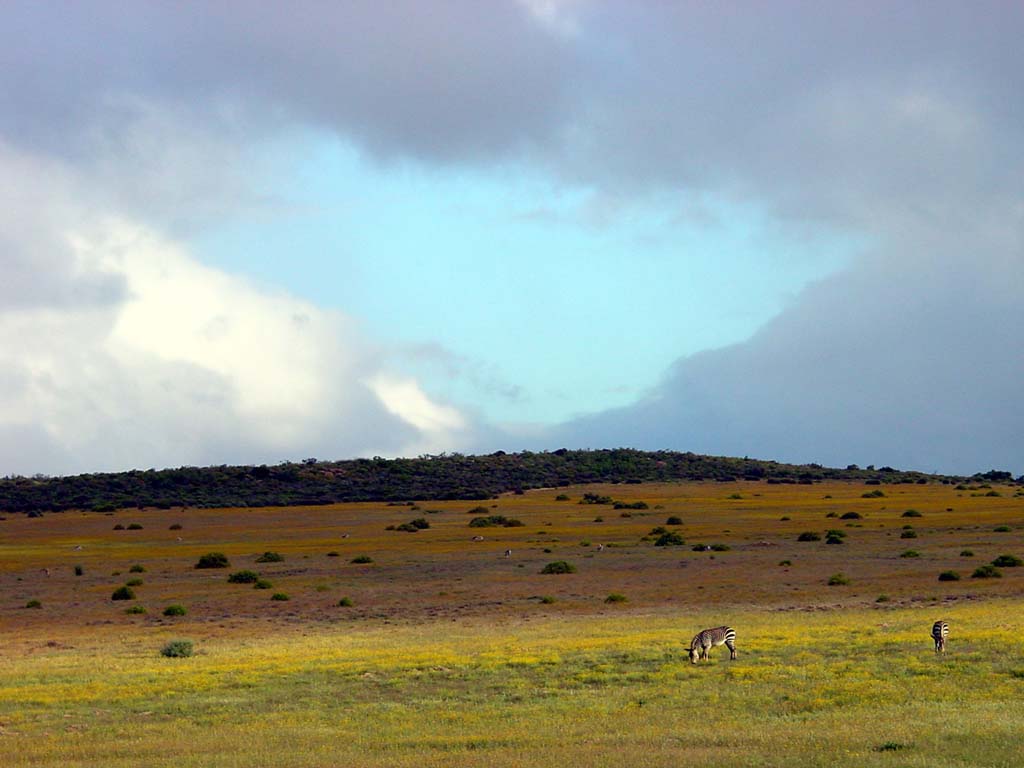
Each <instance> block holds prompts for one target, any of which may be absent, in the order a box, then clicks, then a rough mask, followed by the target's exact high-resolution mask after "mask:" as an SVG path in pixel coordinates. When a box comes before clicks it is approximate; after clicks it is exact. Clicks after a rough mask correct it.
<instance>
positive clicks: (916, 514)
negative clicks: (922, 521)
mask: <svg viewBox="0 0 1024 768" xmlns="http://www.w3.org/2000/svg"><path fill="white" fill-rule="evenodd" d="M920 516H921V513H920V512H918V511H917V510H916V509H908V510H907V511H906V512H904V513H903V514H902V515H900V517H920Z"/></svg>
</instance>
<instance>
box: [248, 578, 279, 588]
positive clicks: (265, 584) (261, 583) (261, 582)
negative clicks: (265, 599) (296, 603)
mask: <svg viewBox="0 0 1024 768" xmlns="http://www.w3.org/2000/svg"><path fill="white" fill-rule="evenodd" d="M252 586H253V589H270V588H272V587H273V586H274V585H273V584H271V583H270V582H269V581H267V580H266V579H257V580H256V581H255V582H253V585H252Z"/></svg>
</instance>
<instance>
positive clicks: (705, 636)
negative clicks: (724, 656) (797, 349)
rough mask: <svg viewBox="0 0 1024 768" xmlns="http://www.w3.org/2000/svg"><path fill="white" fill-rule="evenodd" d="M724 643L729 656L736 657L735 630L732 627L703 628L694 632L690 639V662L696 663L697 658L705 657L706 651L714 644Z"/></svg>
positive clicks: (706, 655) (706, 656)
mask: <svg viewBox="0 0 1024 768" xmlns="http://www.w3.org/2000/svg"><path fill="white" fill-rule="evenodd" d="M722 644H725V645H726V646H727V647H728V648H729V658H730V659H735V658H736V630H735V629H733V628H732V627H715V628H714V629H705V630H702V631H700V632H698V633H697V634H696V636H695V637H694V638H693V640H691V641H690V662H691V663H692V664H696V663H697V660H698V659H707V658H708V651H710V650H711V649H712V648H714V647H715V646H716V645H722Z"/></svg>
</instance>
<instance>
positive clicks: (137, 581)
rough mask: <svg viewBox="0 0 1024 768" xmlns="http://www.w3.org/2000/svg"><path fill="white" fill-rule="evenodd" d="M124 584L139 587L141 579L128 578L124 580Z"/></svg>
mask: <svg viewBox="0 0 1024 768" xmlns="http://www.w3.org/2000/svg"><path fill="white" fill-rule="evenodd" d="M125 585H126V586H129V587H141V586H142V579H129V580H128V581H126V582H125Z"/></svg>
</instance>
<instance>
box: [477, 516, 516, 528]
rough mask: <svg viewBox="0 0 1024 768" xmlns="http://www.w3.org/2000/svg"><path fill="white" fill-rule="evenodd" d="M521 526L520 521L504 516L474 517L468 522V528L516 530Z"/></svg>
mask: <svg viewBox="0 0 1024 768" xmlns="http://www.w3.org/2000/svg"><path fill="white" fill-rule="evenodd" d="M522 525H523V523H522V521H520V520H516V519H515V518H514V517H505V516H504V515H488V516H487V517H474V518H473V519H472V520H470V521H469V527H470V528H491V527H494V526H502V527H504V528H518V527H521V526H522Z"/></svg>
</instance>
